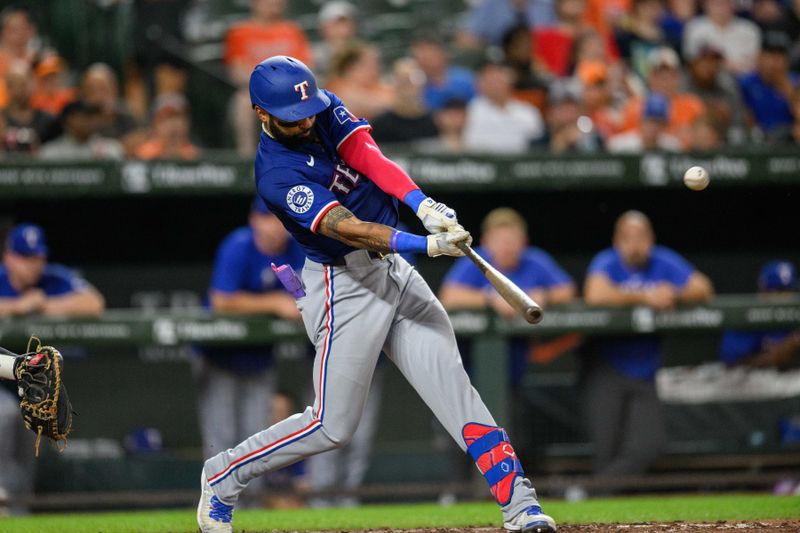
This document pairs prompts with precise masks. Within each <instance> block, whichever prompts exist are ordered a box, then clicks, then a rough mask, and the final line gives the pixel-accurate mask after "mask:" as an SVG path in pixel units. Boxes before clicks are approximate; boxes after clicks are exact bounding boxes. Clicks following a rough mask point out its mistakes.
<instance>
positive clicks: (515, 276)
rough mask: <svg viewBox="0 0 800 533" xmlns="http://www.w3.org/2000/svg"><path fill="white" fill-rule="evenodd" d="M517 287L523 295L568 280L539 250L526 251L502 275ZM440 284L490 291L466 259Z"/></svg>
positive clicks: (480, 250) (479, 250) (479, 249)
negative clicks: (517, 261) (512, 266)
mask: <svg viewBox="0 0 800 533" xmlns="http://www.w3.org/2000/svg"><path fill="white" fill-rule="evenodd" d="M475 251H476V252H477V253H478V255H480V256H481V257H483V258H484V259H486V260H487V261H488V262H489V263H490V264H491V263H492V258H491V256H490V255H489V253H488V252H487V251H486V250H485V249H484V248H482V247H477V248H475ZM503 274H505V275H506V276H508V278H509V279H510V280H511V281H513V282H514V283H515V284H516V285H517V286H518V287H520V288H521V289H522V290H524V291H530V290H533V289H549V288H551V287H555V286H557V285H564V284H569V283H572V282H573V281H572V278H571V277H570V276H569V274H567V273H566V272H564V269H562V268H561V267H560V266H558V263H556V261H555V260H554V259H553V257H552V256H551V255H550V254H548V253H547V252H545V251H544V250H542V249H541V248H536V247H533V246H532V247H530V248H528V249H526V250H525V251H524V252H523V253H522V256H521V257H520V261H519V265H518V266H517V268H515V269H514V270H512V271H510V272H505V271H504V272H503ZM444 284H445V285H446V284H457V285H467V286H469V287H472V288H475V289H485V290H494V288H493V287H492V284H491V283H490V282H489V280H488V279H486V276H484V275H483V274H482V273H481V271H480V269H479V268H478V267H477V266H475V263H473V262H472V261H471V260H470V259H469V258H468V257H461V258H459V259H458V260H457V261H456V262H455V264H454V265H453V267H452V268H451V269H450V271H449V272H448V273H447V276H445V278H444Z"/></svg>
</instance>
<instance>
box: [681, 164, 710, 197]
mask: <svg viewBox="0 0 800 533" xmlns="http://www.w3.org/2000/svg"><path fill="white" fill-rule="evenodd" d="M708 182H709V177H708V172H707V171H706V169H704V168H703V167H692V168H690V169H689V170H687V171H686V173H685V174H684V175H683V183H684V184H685V185H686V186H687V187H689V188H690V189H692V190H693V191H702V190H703V189H705V188H706V187H708Z"/></svg>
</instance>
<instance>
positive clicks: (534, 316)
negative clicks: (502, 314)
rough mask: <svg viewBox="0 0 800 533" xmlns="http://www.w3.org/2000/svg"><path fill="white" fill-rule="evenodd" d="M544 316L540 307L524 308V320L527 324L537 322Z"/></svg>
mask: <svg viewBox="0 0 800 533" xmlns="http://www.w3.org/2000/svg"><path fill="white" fill-rule="evenodd" d="M543 318H544V313H543V312H542V308H541V307H538V306H531V307H529V308H527V309H526V310H525V320H527V321H528V323H529V324H538V323H539V322H541V321H542V319H543Z"/></svg>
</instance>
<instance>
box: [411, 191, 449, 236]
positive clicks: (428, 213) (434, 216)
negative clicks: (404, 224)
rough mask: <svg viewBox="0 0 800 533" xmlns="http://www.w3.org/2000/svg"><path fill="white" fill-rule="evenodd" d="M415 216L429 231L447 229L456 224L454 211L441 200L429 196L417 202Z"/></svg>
mask: <svg viewBox="0 0 800 533" xmlns="http://www.w3.org/2000/svg"><path fill="white" fill-rule="evenodd" d="M417 216H418V217H419V219H420V220H421V221H422V225H423V226H425V229H426V230H428V231H429V232H430V233H440V232H442V231H448V230H449V229H450V228H452V227H453V226H456V225H457V224H458V219H457V218H456V212H455V211H453V210H452V209H450V208H449V207H447V206H446V205H445V204H443V203H442V202H437V201H435V200H434V199H433V198H431V197H430V196H429V197H427V198H425V200H424V201H423V202H422V203H421V204H419V208H418V209H417Z"/></svg>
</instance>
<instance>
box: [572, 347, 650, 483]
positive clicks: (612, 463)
mask: <svg viewBox="0 0 800 533" xmlns="http://www.w3.org/2000/svg"><path fill="white" fill-rule="evenodd" d="M584 380H585V381H584V393H585V402H586V407H585V411H586V414H587V416H588V421H587V422H588V427H589V431H590V434H591V437H592V441H593V443H594V445H595V461H594V462H595V474H596V475H597V476H603V477H620V476H633V475H639V474H643V473H645V472H646V471H647V469H648V468H649V467H650V466H651V465H652V464H653V462H654V461H655V460H656V459H657V458H658V456H659V455H660V454H661V451H662V448H663V445H664V440H665V429H664V416H663V406H662V404H661V401H660V400H659V399H658V395H657V394H656V387H655V383H653V382H651V381H642V380H635V379H631V378H628V377H626V376H623V375H621V374H620V373H619V372H618V371H616V370H614V369H613V368H612V367H610V366H609V365H607V364H603V363H593V365H592V367H591V369H589V371H588V372H587V375H586V376H585V378H584Z"/></svg>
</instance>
